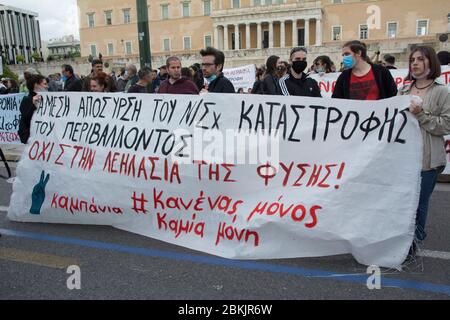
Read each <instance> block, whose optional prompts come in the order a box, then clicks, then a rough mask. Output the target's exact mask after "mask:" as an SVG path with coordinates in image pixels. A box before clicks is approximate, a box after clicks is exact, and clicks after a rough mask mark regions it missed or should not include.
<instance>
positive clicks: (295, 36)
mask: <svg viewBox="0 0 450 320" xmlns="http://www.w3.org/2000/svg"><path fill="white" fill-rule="evenodd" d="M292 46H293V47H296V46H298V29H297V19H293V20H292Z"/></svg>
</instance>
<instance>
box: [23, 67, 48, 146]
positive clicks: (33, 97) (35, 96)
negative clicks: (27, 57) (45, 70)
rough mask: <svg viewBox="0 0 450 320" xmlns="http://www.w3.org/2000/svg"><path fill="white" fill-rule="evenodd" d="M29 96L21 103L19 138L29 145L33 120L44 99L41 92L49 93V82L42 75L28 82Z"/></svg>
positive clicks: (32, 77) (34, 76) (30, 77)
mask: <svg viewBox="0 0 450 320" xmlns="http://www.w3.org/2000/svg"><path fill="white" fill-rule="evenodd" d="M27 89H28V92H29V94H28V95H27V96H26V97H24V98H23V99H22V102H21V103H20V108H19V109H20V121H19V131H18V134H19V137H20V141H21V142H22V143H25V144H26V143H27V142H28V139H29V137H30V126H31V118H32V117H33V114H34V112H35V111H36V105H37V104H38V102H39V101H40V100H41V99H42V97H41V96H40V95H39V93H40V92H46V91H48V85H47V80H46V79H45V77H44V76H41V75H39V74H38V75H31V76H29V77H28V80H27Z"/></svg>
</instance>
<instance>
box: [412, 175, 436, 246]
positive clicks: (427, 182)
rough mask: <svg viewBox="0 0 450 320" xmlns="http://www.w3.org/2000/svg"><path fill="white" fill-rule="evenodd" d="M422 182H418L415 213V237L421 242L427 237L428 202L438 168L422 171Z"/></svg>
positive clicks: (434, 184)
mask: <svg viewBox="0 0 450 320" xmlns="http://www.w3.org/2000/svg"><path fill="white" fill-rule="evenodd" d="M421 176H422V182H421V183H420V198H419V207H418V208H417V215H416V239H417V240H418V241H419V242H421V241H423V240H425V238H426V237H427V233H426V232H425V224H426V222H427V215H428V204H429V202H430V198H431V194H432V193H433V190H434V187H435V186H436V180H437V176H438V170H436V169H433V170H428V171H422V173H421Z"/></svg>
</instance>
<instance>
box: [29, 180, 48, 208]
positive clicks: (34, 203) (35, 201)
mask: <svg viewBox="0 0 450 320" xmlns="http://www.w3.org/2000/svg"><path fill="white" fill-rule="evenodd" d="M44 178H45V179H44ZM49 179H50V174H47V177H45V171H42V173H41V179H40V180H39V182H38V183H37V184H36V185H35V186H34V188H33V193H32V194H31V209H30V213H31V214H41V208H42V204H43V203H44V200H45V186H46V185H47V183H48V180H49Z"/></svg>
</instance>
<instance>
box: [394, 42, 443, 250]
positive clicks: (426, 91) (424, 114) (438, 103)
mask: <svg viewBox="0 0 450 320" xmlns="http://www.w3.org/2000/svg"><path fill="white" fill-rule="evenodd" d="M440 75H441V66H440V63H439V60H438V57H437V55H436V52H435V51H434V49H433V48H431V47H428V46H419V47H417V48H416V49H414V50H413V51H412V52H411V54H410V57H409V74H408V76H407V78H406V80H410V81H412V83H410V84H408V85H406V86H404V87H403V88H402V89H400V92H399V94H400V95H410V96H411V104H410V106H409V109H408V110H409V111H410V112H411V113H412V114H413V115H414V116H415V117H416V118H417V120H418V121H419V125H420V129H421V132H422V140H423V161H422V172H421V177H422V180H421V185H420V187H421V188H420V198H419V206H418V208H417V215H416V230H415V240H414V242H413V245H412V247H411V249H410V255H409V258H411V257H414V255H415V253H416V250H417V245H418V244H420V243H421V242H422V241H423V240H425V238H426V237H427V233H426V232H425V224H426V220H427V215H428V204H429V200H430V198H431V194H432V193H433V190H434V187H435V185H436V181H437V177H438V174H439V173H441V172H442V171H443V170H444V168H445V165H446V157H445V156H446V155H445V146H444V143H445V141H444V136H445V135H448V134H450V92H449V90H448V88H447V87H446V86H445V85H443V84H440V83H439V82H438V81H437V79H438V78H439V77H440Z"/></svg>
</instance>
